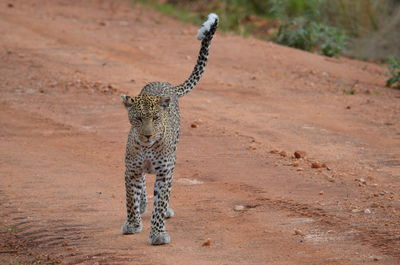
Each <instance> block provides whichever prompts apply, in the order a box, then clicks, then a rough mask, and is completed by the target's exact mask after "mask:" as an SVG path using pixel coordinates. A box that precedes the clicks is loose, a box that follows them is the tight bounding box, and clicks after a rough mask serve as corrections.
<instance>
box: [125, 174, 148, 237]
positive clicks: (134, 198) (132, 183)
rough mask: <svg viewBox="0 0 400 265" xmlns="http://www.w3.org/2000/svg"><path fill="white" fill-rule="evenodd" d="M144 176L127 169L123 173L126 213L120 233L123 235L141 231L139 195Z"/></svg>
mask: <svg viewBox="0 0 400 265" xmlns="http://www.w3.org/2000/svg"><path fill="white" fill-rule="evenodd" d="M143 185H146V184H145V182H144V174H142V173H138V172H134V171H131V170H129V169H128V168H127V169H126V171H125V188H126V211H127V218H126V221H125V224H124V225H123V226H122V228H121V231H122V233H123V234H136V233H139V232H141V231H142V218H141V216H140V210H141V209H140V208H141V207H140V206H141V194H142V192H143V189H144V186H143Z"/></svg>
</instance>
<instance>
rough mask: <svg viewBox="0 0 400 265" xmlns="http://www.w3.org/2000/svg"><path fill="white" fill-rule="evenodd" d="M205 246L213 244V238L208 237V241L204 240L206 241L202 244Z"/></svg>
mask: <svg viewBox="0 0 400 265" xmlns="http://www.w3.org/2000/svg"><path fill="white" fill-rule="evenodd" d="M202 246H203V247H209V246H211V239H210V238H207V240H206V241H204V243H203V244H202Z"/></svg>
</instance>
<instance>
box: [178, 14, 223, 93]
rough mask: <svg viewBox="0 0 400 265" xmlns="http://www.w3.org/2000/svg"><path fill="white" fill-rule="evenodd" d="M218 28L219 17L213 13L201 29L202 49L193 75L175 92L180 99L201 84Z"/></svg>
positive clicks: (198, 34) (199, 37)
mask: <svg viewBox="0 0 400 265" xmlns="http://www.w3.org/2000/svg"><path fill="white" fill-rule="evenodd" d="M217 26H218V15H217V14H214V13H211V14H209V15H208V18H207V20H206V21H205V22H204V23H203V25H202V26H201V27H200V28H199V30H198V32H197V39H198V40H201V47H200V51H199V55H198V57H197V62H196V65H195V66H194V69H193V72H192V74H191V75H190V76H189V78H188V79H187V80H186V81H185V82H183V83H182V84H180V85H178V86H175V87H174V88H175V91H176V94H177V95H178V97H182V96H184V95H186V94H187V93H189V92H190V91H191V90H192V89H193V88H194V87H195V86H196V85H197V83H199V81H200V78H201V76H202V75H203V73H204V69H205V68H206V65H207V61H208V50H209V48H210V45H211V40H212V38H213V36H214V33H215V31H216V29H217Z"/></svg>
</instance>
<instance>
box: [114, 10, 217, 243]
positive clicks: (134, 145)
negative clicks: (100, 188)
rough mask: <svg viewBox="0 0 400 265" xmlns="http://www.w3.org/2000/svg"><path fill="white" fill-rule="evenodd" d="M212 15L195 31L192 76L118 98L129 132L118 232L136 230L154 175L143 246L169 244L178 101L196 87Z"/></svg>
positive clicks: (213, 24)
mask: <svg viewBox="0 0 400 265" xmlns="http://www.w3.org/2000/svg"><path fill="white" fill-rule="evenodd" d="M218 21H219V18H218V15H216V14H214V13H211V14H209V15H208V17H207V20H206V21H205V22H204V23H203V24H202V26H201V27H200V28H199V30H198V32H197V39H198V40H200V41H201V46H200V51H199V53H198V57H197V61H196V64H195V66H194V69H193V70H192V73H191V74H190V76H189V77H188V79H186V80H185V81H184V82H183V83H181V84H180V85H176V86H173V85H171V84H170V83H167V82H151V83H148V84H146V85H145V86H144V87H143V88H142V89H141V91H140V93H139V95H137V96H133V97H131V96H129V95H126V94H121V98H122V103H123V105H124V106H125V108H126V110H127V111H128V119H129V122H130V126H131V128H130V130H129V133H128V140H127V144H126V151H125V189H126V211H127V218H126V221H125V223H124V224H123V226H122V228H121V232H122V234H125V235H127V234H136V233H139V232H141V231H142V228H143V225H142V218H141V214H143V213H144V212H145V211H146V209H147V203H148V201H147V193H146V174H154V175H155V183H154V195H153V212H152V214H151V228H150V234H149V239H148V242H149V243H150V244H151V245H163V244H168V243H170V242H171V237H170V235H169V233H168V232H167V231H166V219H168V218H170V217H173V216H174V215H175V212H174V210H173V209H172V208H170V205H169V200H170V196H171V190H172V180H173V172H174V169H175V165H176V151H177V145H178V142H179V134H180V109H179V101H178V100H179V98H181V97H182V96H184V95H186V94H188V93H189V92H190V91H192V89H193V88H194V87H195V86H196V85H197V84H198V82H199V81H200V78H201V76H202V75H203V73H204V70H205V67H206V65H207V62H208V55H209V48H210V45H211V40H212V38H213V36H214V34H215V32H216V29H217V26H218Z"/></svg>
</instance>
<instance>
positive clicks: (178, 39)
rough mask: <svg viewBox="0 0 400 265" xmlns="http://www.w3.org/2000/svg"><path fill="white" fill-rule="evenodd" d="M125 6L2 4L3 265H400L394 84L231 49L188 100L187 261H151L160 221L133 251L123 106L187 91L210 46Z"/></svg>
mask: <svg viewBox="0 0 400 265" xmlns="http://www.w3.org/2000/svg"><path fill="white" fill-rule="evenodd" d="M110 2H111V1H66V0H63V1H62V0H54V1H44V0H37V1H20V0H18V1H12V0H10V1H6V2H4V1H3V2H1V5H0V34H1V38H0V88H1V104H0V264H59V263H61V264H166V265H171V264H277V265H284V264H340V265H342V264H399V262H400V203H399V190H400V152H399V150H400V104H399V101H400V91H398V90H394V89H388V88H385V87H384V86H383V84H384V82H385V79H386V78H387V76H386V73H385V69H384V68H383V67H381V66H378V65H375V64H372V63H366V62H359V61H355V60H349V59H343V58H341V59H329V58H326V57H321V56H318V55H314V54H310V53H306V52H302V51H299V50H293V49H290V48H286V47H281V46H278V45H275V44H272V43H268V42H262V41H258V40H255V39H252V38H246V39H245V38H241V37H238V36H234V35H229V34H223V33H221V32H218V33H217V35H216V37H215V39H214V41H213V44H212V48H211V55H210V61H209V65H208V67H207V69H206V73H205V76H204V77H203V79H202V81H201V83H200V85H199V86H198V87H196V88H195V90H194V91H193V92H192V93H191V94H189V95H188V96H186V97H184V98H182V100H181V111H182V116H183V117H182V138H181V142H180V145H179V150H178V163H177V168H176V174H175V178H174V186H173V195H172V201H171V204H172V206H173V208H174V210H175V212H176V216H175V217H174V218H173V219H171V220H169V221H168V223H167V227H168V231H169V233H170V235H171V238H172V243H171V244H169V245H165V246H161V247H154V246H150V245H148V243H147V236H148V233H149V222H150V220H149V219H150V212H149V211H148V212H147V213H145V214H144V217H143V221H144V229H143V232H142V233H141V234H138V235H130V236H123V235H121V233H120V230H119V229H120V227H121V225H122V224H123V222H124V218H125V198H124V194H125V191H124V183H123V181H124V180H123V172H124V164H123V159H124V148H125V142H126V137H127V133H128V129H129V124H128V120H127V114H126V111H125V109H124V108H123V106H122V105H121V102H120V98H119V93H121V92H129V94H131V95H135V94H137V93H138V91H139V90H140V88H141V87H143V86H144V85H145V84H146V83H147V82H150V81H158V80H159V81H168V82H171V83H173V84H178V83H180V82H181V81H183V80H184V79H185V78H186V77H187V76H188V75H189V74H190V72H191V70H192V67H193V65H194V62H195V59H196V55H197V51H198V48H199V43H198V41H196V39H195V33H196V30H197V28H196V27H195V26H192V25H188V24H185V23H182V22H179V21H176V20H173V19H170V18H167V17H165V16H162V15H160V14H157V13H155V12H153V11H150V10H146V9H143V8H141V7H138V6H132V5H130V3H129V1H112V4H111V3H110ZM221 23H223V21H221ZM352 93H354V94H353V95H352ZM193 123H196V125H197V126H193V127H195V128H193V127H192V126H191V125H192V124H193ZM296 150H300V151H304V152H306V156H305V157H302V158H299V159H296V158H294V157H293V153H294V151H296ZM303 155H304V154H303ZM153 183H154V178H153V177H152V176H149V177H148V189H149V190H152V184H153ZM149 194H151V192H149ZM239 206H243V207H239ZM150 210H151V209H150Z"/></svg>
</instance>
